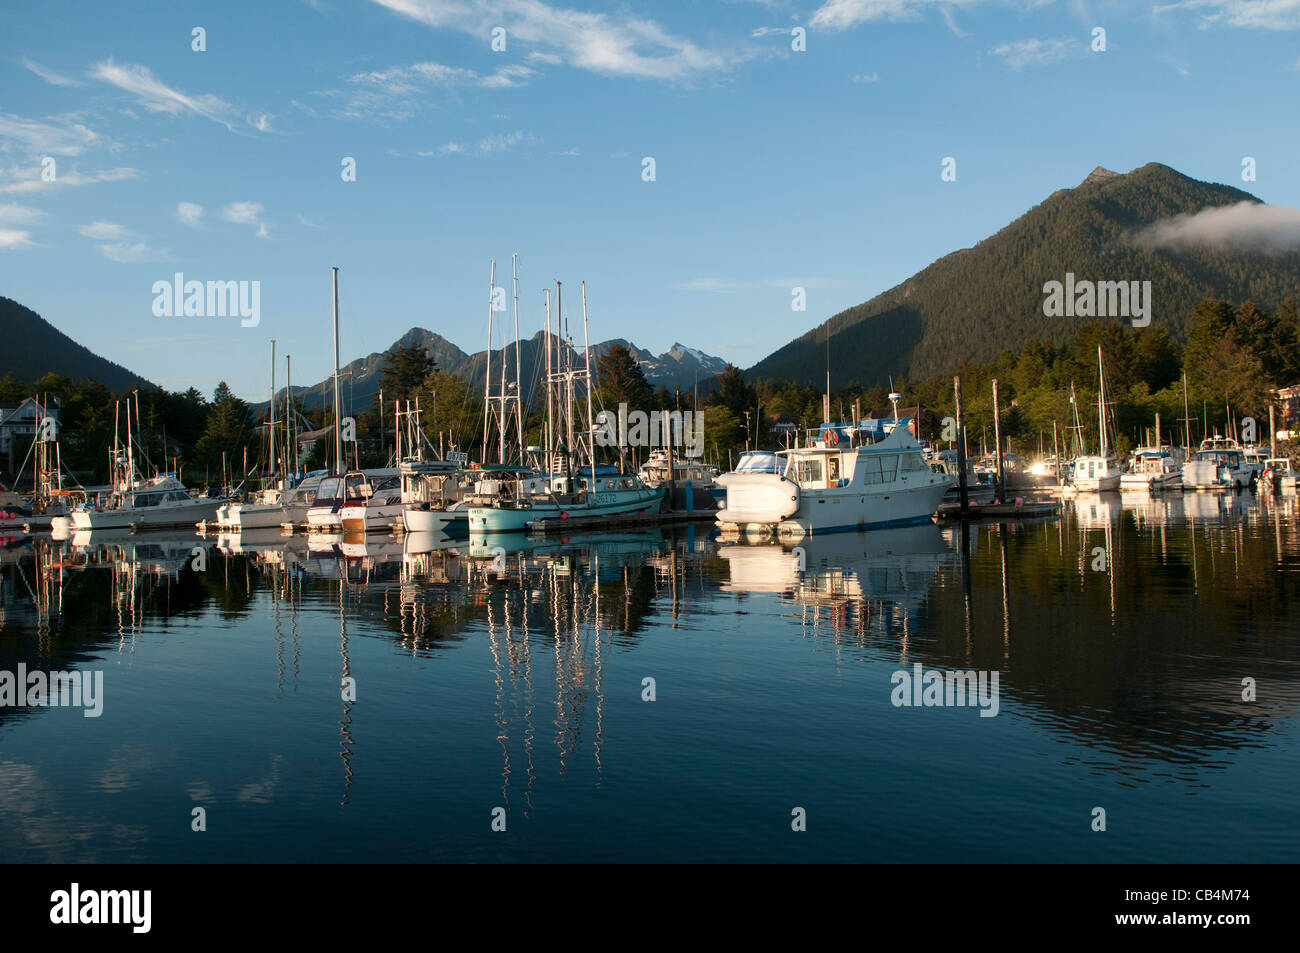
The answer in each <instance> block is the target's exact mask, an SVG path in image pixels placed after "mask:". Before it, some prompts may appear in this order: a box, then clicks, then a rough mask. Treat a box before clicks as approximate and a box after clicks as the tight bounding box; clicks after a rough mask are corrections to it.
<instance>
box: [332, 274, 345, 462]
mask: <svg viewBox="0 0 1300 953" xmlns="http://www.w3.org/2000/svg"><path fill="white" fill-rule="evenodd" d="M330 271H331V272H332V274H333V284H334V475H335V476H342V475H343V422H342V421H341V420H339V270H338V268H337V267H335V268H331V269H330Z"/></svg>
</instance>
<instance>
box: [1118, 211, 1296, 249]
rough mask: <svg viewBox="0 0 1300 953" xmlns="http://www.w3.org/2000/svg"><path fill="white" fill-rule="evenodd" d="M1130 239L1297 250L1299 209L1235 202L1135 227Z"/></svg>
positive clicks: (1157, 244) (1171, 245)
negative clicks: (1135, 231) (1142, 226)
mask: <svg viewBox="0 0 1300 953" xmlns="http://www.w3.org/2000/svg"><path fill="white" fill-rule="evenodd" d="M1133 241H1134V242H1136V243H1137V244H1139V245H1145V246H1147V247H1148V248H1167V249H1171V250H1182V249H1187V248H1203V247H1211V248H1222V249H1229V250H1237V251H1262V252H1269V253H1282V252H1292V251H1297V250H1300V209H1295V208H1288V207H1287V206H1285V205H1263V204H1260V203H1258V202H1238V203H1237V204H1236V205H1225V206H1219V207H1216V208H1208V209H1203V210H1202V211H1199V212H1195V213H1190V214H1185V215H1176V216H1174V217H1173V218H1168V219H1165V220H1163V221H1160V222H1156V223H1154V224H1152V225H1149V226H1147V227H1146V228H1144V229H1141V230H1140V231H1138V232H1137V233H1136V234H1135V235H1134V236H1133Z"/></svg>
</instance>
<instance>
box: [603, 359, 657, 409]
mask: <svg viewBox="0 0 1300 953" xmlns="http://www.w3.org/2000/svg"><path fill="white" fill-rule="evenodd" d="M596 382H597V383H596V386H597V387H598V388H599V390H600V396H601V400H602V401H603V403H604V405H605V407H606V408H607V409H610V410H613V409H616V408H617V407H618V405H619V404H627V406H628V409H629V410H650V409H651V407H650V401H651V400H652V399H653V396H654V389H653V388H652V387H651V386H650V384H649V383H648V382H647V381H646V379H645V373H644V372H643V371H642V370H641V365H640V363H639V362H638V361H637V359H636V355H634V354H633V353H632V352H631V350H629V349H628V347H627V346H626V345H623V344H615V345H613V346H612V347H611V348H610V349H609V350H608V351H606V352H605V353H604V354H602V355H601V357H600V360H599V361H598V362H597V364H596Z"/></svg>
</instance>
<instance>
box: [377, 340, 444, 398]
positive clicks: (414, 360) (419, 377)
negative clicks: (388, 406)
mask: <svg viewBox="0 0 1300 953" xmlns="http://www.w3.org/2000/svg"><path fill="white" fill-rule="evenodd" d="M437 366H438V364H437V362H436V361H434V359H433V358H432V357H430V356H429V353H428V352H427V351H426V350H425V349H424V348H423V347H421V346H420V345H419V344H414V343H412V344H398V345H396V346H395V347H394V348H393V349H392V350H390V351H389V352H388V356H387V357H386V358H385V359H384V367H383V369H382V370H381V371H380V372H379V386H380V387H381V388H382V389H383V391H384V396H385V397H386V398H387V399H388V400H407V399H409V398H412V397H414V396H415V391H416V389H417V388H418V387H419V386H420V385H421V384H423V383H424V381H425V378H427V377H428V376H429V374H430V373H431V372H432V371H433V370H434V369H436V368H437Z"/></svg>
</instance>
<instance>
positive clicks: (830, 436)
mask: <svg viewBox="0 0 1300 953" xmlns="http://www.w3.org/2000/svg"><path fill="white" fill-rule="evenodd" d="M822 440H823V441H825V443H826V445H827V446H828V447H833V446H835V445H836V444H837V443H839V442H840V432H839V431H838V430H836V429H834V428H833V427H827V428H826V429H825V430H823V431H822Z"/></svg>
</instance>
